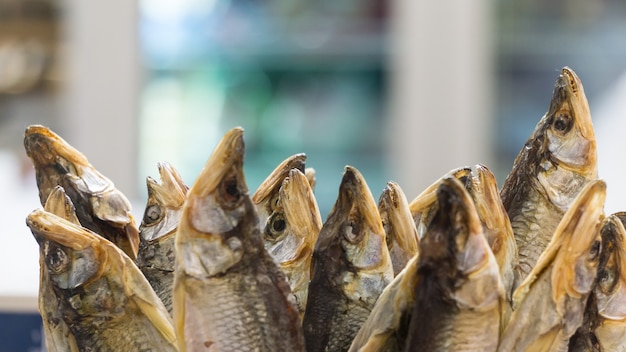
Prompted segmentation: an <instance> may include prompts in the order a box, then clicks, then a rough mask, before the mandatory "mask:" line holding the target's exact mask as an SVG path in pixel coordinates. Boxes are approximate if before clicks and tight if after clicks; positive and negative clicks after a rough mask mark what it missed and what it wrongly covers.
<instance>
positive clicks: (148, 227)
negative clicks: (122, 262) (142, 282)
mask: <svg viewBox="0 0 626 352" xmlns="http://www.w3.org/2000/svg"><path fill="white" fill-rule="evenodd" d="M157 167H158V169H159V174H160V175H161V184H159V183H158V182H157V181H156V180H155V179H153V178H152V177H149V176H148V178H147V180H146V183H147V185H148V202H147V204H146V210H145V211H144V215H143V220H142V222H141V225H140V226H139V252H138V254H137V266H138V267H139V269H140V270H141V272H142V273H143V274H144V276H145V277H146V279H148V282H150V285H151V286H152V288H153V289H154V291H155V292H156V294H157V296H159V298H160V299H161V301H163V304H165V308H167V311H168V312H169V313H170V314H172V287H173V284H174V269H175V260H176V255H175V254H176V250H175V248H174V244H175V240H176V229H177V228H178V222H179V221H180V216H181V214H182V212H183V204H184V202H185V199H186V198H187V191H188V190H189V187H187V186H186V185H185V183H184V182H183V179H182V177H181V176H180V174H179V173H178V171H176V169H174V168H173V167H172V166H171V165H170V164H168V163H165V162H163V163H158V164H157Z"/></svg>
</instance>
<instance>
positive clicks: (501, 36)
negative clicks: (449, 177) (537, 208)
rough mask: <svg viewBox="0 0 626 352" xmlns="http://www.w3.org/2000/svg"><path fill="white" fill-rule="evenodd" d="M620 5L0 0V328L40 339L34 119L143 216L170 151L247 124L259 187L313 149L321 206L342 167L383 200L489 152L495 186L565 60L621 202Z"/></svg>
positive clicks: (32, 343) (411, 193)
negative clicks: (33, 224) (150, 182)
mask: <svg viewBox="0 0 626 352" xmlns="http://www.w3.org/2000/svg"><path fill="white" fill-rule="evenodd" d="M625 15H626V3H625V2H623V1H618V0H603V1H595V2H588V1H583V0H575V1H567V2H566V1H564V0H558V1H550V2H546V1H540V0H532V1H525V2H514V1H511V0H505V1H488V0H478V1H473V2H467V1H460V0H457V1H449V2H429V1H423V2H420V1H417V2H414V1H384V0H358V1H357V0H347V1H340V2H337V1H328V0H322V1H316V2H305V1H285V0H263V1H250V0H239V1H234V0H231V1H228V0H183V1H176V2H174V1H167V0H139V1H122V0H111V1H106V2H92V1H75V0H68V1H55V0H0V170H1V172H0V221H1V223H2V225H3V226H4V228H3V233H2V235H1V236H2V244H1V245H0V267H1V268H2V269H1V270H0V336H11V339H10V340H11V341H14V342H12V343H15V345H13V346H11V345H9V346H0V350H1V351H5V350H6V351H22V350H24V351H26V350H28V351H39V350H41V349H42V347H41V346H42V341H41V334H40V328H39V326H40V318H39V317H38V314H37V313H36V296H37V288H38V280H39V279H38V275H39V273H38V270H39V264H38V246H37V244H36V243H35V241H34V240H33V239H32V236H31V234H30V232H29V230H28V228H27V227H26V226H25V224H24V218H25V217H26V215H27V214H28V213H29V212H30V211H31V210H33V209H35V208H38V207H40V205H39V203H38V196H37V188H36V183H35V178H34V172H33V169H32V165H31V163H30V161H29V160H28V159H27V157H26V154H25V152H24V149H23V144H22V139H23V133H24V129H25V128H26V126H28V125H29V124H42V125H45V126H48V127H50V128H52V129H53V130H54V131H55V132H56V133H58V134H59V135H61V136H62V137H63V138H64V139H65V140H67V141H68V142H69V143H70V144H72V145H73V146H74V147H76V148H77V149H79V150H80V151H82V152H83V153H84V154H85V155H86V156H87V158H88V159H89V160H90V162H91V163H92V164H93V165H94V166H95V167H96V168H97V169H98V170H99V171H101V172H102V173H103V174H104V175H106V176H107V177H109V178H110V179H111V180H113V182H114V183H115V184H116V186H117V187H118V188H119V189H120V190H122V192H124V193H125V194H126V195H127V196H128V197H129V198H130V199H131V201H132V203H133V210H134V212H135V217H136V219H137V220H138V222H140V219H141V217H142V213H143V209H144V206H145V200H146V186H145V178H146V176H148V175H150V176H152V177H155V178H157V177H158V172H157V169H156V163H157V162H159V161H168V162H170V163H171V164H172V165H173V166H174V167H175V168H177V169H178V170H179V171H180V172H181V174H182V175H183V178H184V179H185V181H186V182H187V183H188V184H189V185H191V184H192V183H193V182H194V180H195V177H196V175H197V174H198V172H199V171H200V169H201V168H202V166H203V165H204V163H205V161H206V160H207V159H208V157H209V155H210V153H211V151H212V150H213V148H214V146H215V145H216V143H217V142H218V141H219V139H220V138H221V136H222V135H223V133H224V132H225V131H227V130H228V129H230V128H232V127H234V126H242V127H243V128H244V129H245V141H246V161H245V171H246V179H247V183H248V187H249V188H250V191H251V193H252V192H254V190H256V188H257V187H258V185H259V184H260V183H261V182H262V181H263V179H264V178H265V177H266V176H267V175H268V174H269V173H270V172H271V171H272V170H273V169H274V167H275V166H276V165H278V164H279V163H280V162H281V161H282V160H284V159H285V158H286V157H288V156H290V155H292V154H295V153H300V152H304V153H306V154H307V156H308V159H307V166H310V167H313V168H315V170H316V171H317V186H316V197H317V200H318V203H319V206H320V210H321V213H322V217H323V218H325V217H326V215H327V214H328V212H329V211H330V209H331V208H332V205H333V203H334V201H335V198H336V196H337V189H338V185H339V182H340V179H341V175H342V172H343V168H344V166H345V165H348V164H349V165H352V166H355V167H356V168H357V169H359V170H360V171H361V173H362V174H363V175H364V176H365V178H366V180H367V182H368V184H369V186H370V188H371V190H372V193H373V195H374V197H375V198H378V196H379V195H380V193H381V192H382V190H383V188H384V186H385V184H386V182H387V181H389V180H394V181H397V182H398V183H399V184H400V185H401V186H402V188H403V189H404V191H405V193H406V196H407V198H408V199H409V200H411V199H413V198H414V197H415V196H417V195H418V194H419V193H420V192H421V190H422V189H424V188H425V187H426V186H427V185H429V184H431V183H432V182H433V181H435V180H436V179H437V178H439V177H440V176H441V175H443V174H444V173H445V172H447V171H449V170H451V169H453V168H456V167H460V166H465V165H473V164H477V163H483V164H485V165H487V166H488V167H489V168H490V169H492V170H493V171H494V173H495V174H496V177H497V179H498V182H499V184H500V185H501V184H502V182H503V181H504V178H505V177H506V175H507V173H508V172H509V171H510V169H511V166H512V163H513V159H514V158H515V156H516V155H517V153H518V152H519V150H520V149H521V147H522V146H523V144H524V142H525V141H526V139H527V138H528V136H529V135H530V133H531V132H532V130H533V129H534V126H535V124H536V123H537V122H538V121H539V119H540V117H541V116H542V115H543V114H544V112H545V111H546V110H547V108H548V104H549V100H550V96H551V93H552V89H553V86H554V81H555V79H556V78H557V77H558V75H559V70H560V69H561V67H563V66H566V65H567V66H570V67H572V68H573V69H574V70H575V71H576V72H577V73H578V75H579V76H580V78H581V80H582V82H583V84H584V88H585V91H586V94H587V97H588V100H589V103H590V106H591V111H592V114H593V119H594V125H595V128H596V136H597V138H598V148H599V169H600V177H602V178H604V179H606V180H607V183H608V190H609V192H608V193H609V196H608V199H607V205H606V208H605V210H606V211H607V212H613V211H617V210H623V209H624V207H623V206H622V205H621V204H623V203H624V202H621V203H620V201H621V197H622V196H624V194H626V189H625V188H626V186H622V185H621V183H623V181H622V180H621V178H620V172H621V170H620V165H619V164H620V161H621V160H622V159H621V158H623V156H622V155H621V152H622V151H623V150H624V147H625V145H624V144H625V142H623V138H622V136H621V134H622V131H624V130H625V129H626V126H623V127H624V128H622V125H626V122H622V120H624V119H623V117H622V115H623V113H622V110H623V109H624V107H623V104H624V102H625V101H626V99H625V98H626V78H625V77H626V76H624V72H626V71H625V69H626V42H625V38H626V21H624V18H625V17H624V16H625ZM611 180H615V181H613V182H611ZM3 334H4V335H3ZM3 341H7V339H3Z"/></svg>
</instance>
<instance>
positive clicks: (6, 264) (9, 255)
mask: <svg viewBox="0 0 626 352" xmlns="http://www.w3.org/2000/svg"><path fill="white" fill-rule="evenodd" d="M23 162H24V161H23V160H22V161H20V160H19V158H18V157H16V156H15V155H13V154H11V153H9V152H5V151H1V150H0V224H2V233H1V234H0V236H1V237H0V268H1V269H0V310H3V309H6V308H10V307H7V304H13V303H10V302H14V301H15V300H14V299H9V298H8V297H26V298H28V297H33V298H34V297H37V292H38V290H39V246H38V245H37V242H36V241H35V239H34V238H33V235H32V234H31V232H30V230H29V229H28V227H27V226H26V216H27V215H28V214H29V213H30V212H31V211H33V210H35V209H37V208H41V205H40V203H39V195H38V190H37V184H36V181H35V174H34V170H32V171H27V174H26V175H23V173H24V171H21V168H22V166H21V164H22V165H23ZM24 168H25V169H26V170H31V169H32V167H28V166H25V167H24ZM144 202H145V200H142V201H138V202H137V201H135V202H132V203H133V204H132V206H133V215H134V216H135V221H137V222H138V224H137V225H139V222H140V221H141V216H142V215H143V208H144V207H145V203H144ZM27 302H32V303H33V304H35V302H36V301H35V300H30V301H27ZM33 308H35V307H33Z"/></svg>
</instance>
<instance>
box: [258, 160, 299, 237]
mask: <svg viewBox="0 0 626 352" xmlns="http://www.w3.org/2000/svg"><path fill="white" fill-rule="evenodd" d="M305 162H306V154H304V153H299V154H294V155H292V156H290V157H288V158H287V159H285V160H283V161H282V162H281V163H280V164H278V166H276V168H275V169H274V170H273V171H272V172H271V173H270V174H269V175H268V176H267V178H266V179H265V180H263V182H261V185H259V187H258V188H257V190H256V192H254V194H253V195H252V203H254V205H255V207H256V209H257V213H258V214H259V221H260V223H261V226H264V225H265V221H266V220H267V219H268V218H269V216H270V215H271V214H272V212H273V211H274V208H275V207H276V203H277V202H278V193H279V190H280V187H281V185H282V183H283V180H284V179H285V178H286V177H287V176H288V175H289V171H290V170H291V169H298V170H300V171H301V172H304V171H305V168H304V165H305Z"/></svg>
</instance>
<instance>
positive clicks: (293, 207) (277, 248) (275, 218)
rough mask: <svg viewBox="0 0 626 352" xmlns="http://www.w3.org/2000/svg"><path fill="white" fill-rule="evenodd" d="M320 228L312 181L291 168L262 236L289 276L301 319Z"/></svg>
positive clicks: (320, 221) (320, 219)
mask: <svg viewBox="0 0 626 352" xmlns="http://www.w3.org/2000/svg"><path fill="white" fill-rule="evenodd" d="M321 228H322V217H321V215H320V211H319V208H318V207H317V201H316V200H315V196H314V195H313V190H312V189H311V186H310V184H309V181H308V180H307V178H306V176H305V175H304V174H303V173H302V172H301V171H300V170H298V169H291V170H290V171H289V174H288V176H287V177H286V178H285V180H284V181H283V184H282V186H281V188H280V192H279V197H278V201H277V204H276V207H275V209H274V212H273V213H272V214H271V215H270V217H269V219H268V220H267V224H266V226H265V229H264V230H263V233H262V235H263V240H264V242H265V249H266V250H267V251H268V253H269V254H270V255H271V256H272V258H274V260H276V262H277V263H278V264H279V265H280V268H281V269H282V270H283V272H284V273H285V275H286V277H287V281H288V282H289V286H290V287H291V291H292V292H293V294H294V296H295V298H296V303H297V305H298V310H299V311H300V317H301V318H302V316H303V315H304V310H305V308H306V301H307V295H308V289H309V281H310V279H311V260H312V257H313V248H314V247H315V241H316V240H317V236H318V235H319V232H320V229H321Z"/></svg>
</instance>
